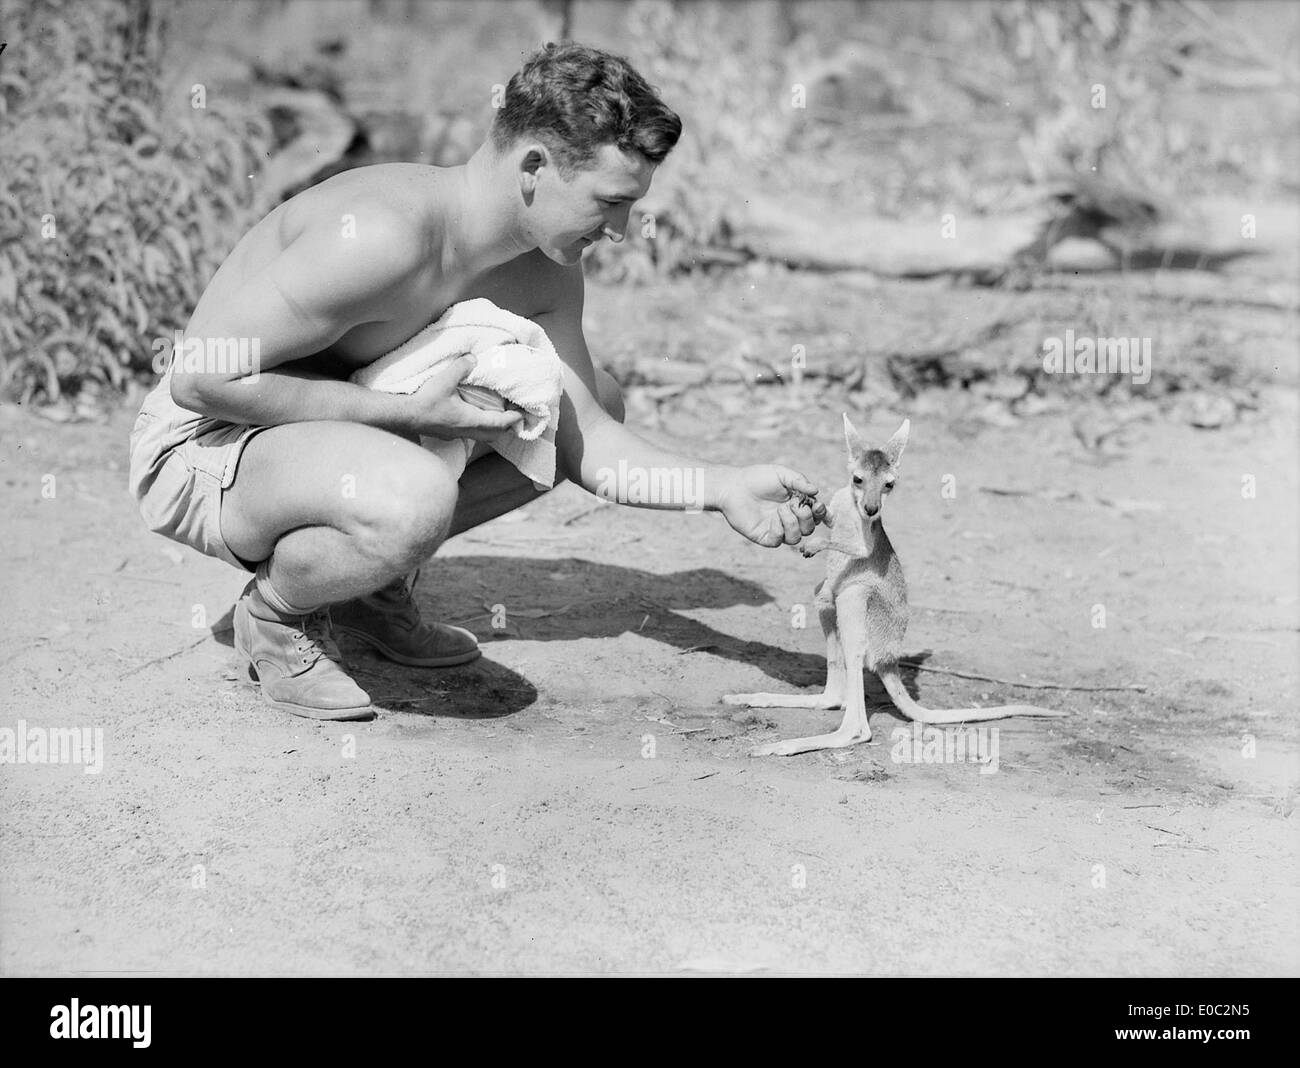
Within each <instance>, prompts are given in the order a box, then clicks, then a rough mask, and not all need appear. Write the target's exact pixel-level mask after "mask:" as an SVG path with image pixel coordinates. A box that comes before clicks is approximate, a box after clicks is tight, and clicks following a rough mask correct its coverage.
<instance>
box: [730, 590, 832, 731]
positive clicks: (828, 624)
mask: <svg viewBox="0 0 1300 1068" xmlns="http://www.w3.org/2000/svg"><path fill="white" fill-rule="evenodd" d="M818 617H819V618H820V620H821V625H822V633H823V634H825V635H826V686H825V688H824V689H823V690H822V692H821V693H729V694H726V695H724V696H723V698H722V700H723V703H724V704H728V705H746V706H748V707H749V708H840V707H841V706H842V705H843V704H844V653H843V650H841V648H840V640H839V635H838V634H837V633H836V630H835V609H834V607H832V606H828V607H822V606H820V605H819V606H818Z"/></svg>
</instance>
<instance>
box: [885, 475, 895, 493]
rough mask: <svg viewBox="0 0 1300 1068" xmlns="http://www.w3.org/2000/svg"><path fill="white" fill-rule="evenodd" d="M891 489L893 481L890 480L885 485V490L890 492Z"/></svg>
mask: <svg viewBox="0 0 1300 1068" xmlns="http://www.w3.org/2000/svg"><path fill="white" fill-rule="evenodd" d="M893 488H894V480H893V479H892V478H891V479H890V480H889V481H888V482H886V483H885V489H887V490H891V489H893Z"/></svg>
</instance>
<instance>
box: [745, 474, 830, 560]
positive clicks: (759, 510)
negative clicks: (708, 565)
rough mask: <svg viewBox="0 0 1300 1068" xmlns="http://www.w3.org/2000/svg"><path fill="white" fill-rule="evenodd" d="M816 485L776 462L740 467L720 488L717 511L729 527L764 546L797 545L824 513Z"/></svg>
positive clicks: (824, 507) (811, 530)
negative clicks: (723, 487)
mask: <svg viewBox="0 0 1300 1068" xmlns="http://www.w3.org/2000/svg"><path fill="white" fill-rule="evenodd" d="M816 496H817V487H816V486H815V485H813V484H812V483H811V482H809V481H808V480H807V479H806V478H804V477H803V475H801V474H799V472H798V471H794V470H791V469H790V468H788V467H780V466H778V465H776V464H756V465H755V466H753V467H742V468H739V469H738V470H737V471H736V477H735V478H734V479H733V480H732V481H731V482H730V483H729V484H728V485H727V487H726V488H725V489H724V490H723V492H722V495H721V499H720V502H719V510H720V511H721V512H722V514H723V516H724V517H725V518H726V520H727V522H728V523H730V524H731V529H732V530H734V531H736V533H738V534H743V535H744V536H745V537H747V538H748V539H749V540H750V541H752V542H756V543H757V544H759V545H763V546H766V547H767V548H769V549H770V548H775V547H776V546H778V545H797V544H798V543H799V539H800V538H802V537H804V536H806V535H808V534H811V533H812V532H813V530H814V528H815V527H816V525H817V523H818V522H819V521H820V520H821V519H822V518H823V517H824V516H825V515H826V506H825V505H824V504H822V503H821V502H819V501H817V500H815V498H816Z"/></svg>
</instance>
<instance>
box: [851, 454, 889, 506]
mask: <svg viewBox="0 0 1300 1068" xmlns="http://www.w3.org/2000/svg"><path fill="white" fill-rule="evenodd" d="M849 477H850V479H851V485H852V487H853V507H854V510H855V511H857V513H858V514H859V515H861V516H862V517H863V518H864V519H869V520H873V521H874V520H876V519H879V518H880V513H881V511H882V510H883V509H884V507H885V498H886V497H887V496H888V495H889V492H890V491H891V490H892V489H893V488H894V483H895V482H896V481H897V480H898V472H897V471H895V470H894V465H893V464H891V463H890V462H889V458H888V457H887V456H886V455H885V454H884V453H883V452H882V451H881V450H880V449H868V450H867V451H866V452H864V453H860V454H859V455H858V456H857V457H855V458H854V460H853V461H852V462H851V463H850V464H849Z"/></svg>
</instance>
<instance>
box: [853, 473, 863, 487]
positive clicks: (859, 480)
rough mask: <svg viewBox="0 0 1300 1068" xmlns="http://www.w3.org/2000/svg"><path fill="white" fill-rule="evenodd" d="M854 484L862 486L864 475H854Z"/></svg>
mask: <svg viewBox="0 0 1300 1068" xmlns="http://www.w3.org/2000/svg"><path fill="white" fill-rule="evenodd" d="M853 484H854V485H855V486H861V485H862V476H861V475H854V476H853Z"/></svg>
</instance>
